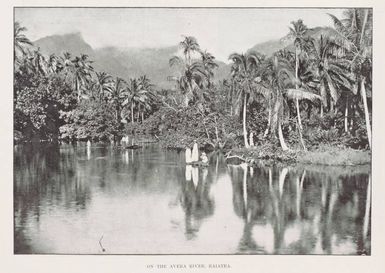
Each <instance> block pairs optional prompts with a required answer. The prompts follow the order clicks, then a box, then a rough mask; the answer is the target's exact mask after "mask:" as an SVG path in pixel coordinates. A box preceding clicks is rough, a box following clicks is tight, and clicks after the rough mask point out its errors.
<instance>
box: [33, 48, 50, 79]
mask: <svg viewBox="0 0 385 273" xmlns="http://www.w3.org/2000/svg"><path fill="white" fill-rule="evenodd" d="M29 59H30V61H31V64H32V66H33V67H34V72H35V74H36V75H46V74H47V61H46V59H45V57H44V56H43V54H41V52H40V48H38V49H36V50H34V51H33V52H32V55H31V56H30V57H29Z"/></svg>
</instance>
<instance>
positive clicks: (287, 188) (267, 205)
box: [14, 144, 371, 254]
mask: <svg viewBox="0 0 385 273" xmlns="http://www.w3.org/2000/svg"><path fill="white" fill-rule="evenodd" d="M184 157H185V156H184V153H183V152H181V153H178V152H176V151H164V150H162V149H160V148H159V147H157V146H156V145H152V146H147V147H143V148H141V149H138V150H125V149H118V148H116V147H114V146H102V145H94V144H92V145H91V146H89V145H86V144H78V145H62V146H35V147H34V146H31V145H25V146H18V147H17V148H16V149H15V154H14V158H15V160H14V164H15V166H14V167H15V168H14V218H15V238H14V240H15V253H107V254H112V253H124V254H133V253H143V254H165V253H167V254H179V253H184V254H234V253H252V254H370V237H371V232H370V219H371V218H370V209H371V208H370V204H371V182H370V175H369V167H368V166H361V167H355V168H341V167H333V168H331V167H330V168H324V169H322V168H319V167H304V166H295V167H293V166H290V167H289V166H263V165H261V166H258V167H255V168H251V167H249V166H247V165H239V166H235V165H226V164H225V161H224V158H223V156H221V155H217V154H213V155H211V158H210V166H209V167H208V168H197V167H192V166H185V165H184V164H183V163H182V162H184ZM100 238H103V247H104V248H105V249H106V252H102V249H101V247H100V245H99V240H100Z"/></svg>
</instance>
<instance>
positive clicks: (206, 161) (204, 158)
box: [201, 152, 209, 164]
mask: <svg viewBox="0 0 385 273" xmlns="http://www.w3.org/2000/svg"><path fill="white" fill-rule="evenodd" d="M201 161H202V163H205V164H206V163H208V162H209V159H208V158H207V155H206V153H205V152H203V153H202V154H201Z"/></svg>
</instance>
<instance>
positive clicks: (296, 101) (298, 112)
mask: <svg viewBox="0 0 385 273" xmlns="http://www.w3.org/2000/svg"><path fill="white" fill-rule="evenodd" d="M298 67H299V49H298V47H297V48H296V50H295V89H298ZM295 106H296V108H297V117H298V126H299V129H300V130H302V122H301V114H300V111H299V100H298V99H296V100H295Z"/></svg>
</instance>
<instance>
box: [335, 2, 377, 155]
mask: <svg viewBox="0 0 385 273" xmlns="http://www.w3.org/2000/svg"><path fill="white" fill-rule="evenodd" d="M329 15H330V17H331V18H332V20H333V22H334V27H335V29H336V30H337V33H338V38H339V39H340V41H341V43H342V44H343V45H344V47H345V48H346V51H347V52H346V54H347V57H348V60H349V61H350V71H351V73H352V74H353V76H354V78H355V82H356V83H355V87H354V88H353V92H354V93H358V92H360V93H361V97H362V102H363V106H364V112H365V124H366V131H367V135H368V142H369V147H370V148H371V146H372V142H371V139H372V131H371V125H370V116H369V110H368V102H367V94H366V89H367V88H368V87H370V86H371V71H372V30H373V23H372V21H373V11H372V9H357V8H356V9H348V10H345V11H344V14H343V15H344V18H343V19H341V20H340V19H338V18H337V17H336V16H334V15H332V14H329Z"/></svg>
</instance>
